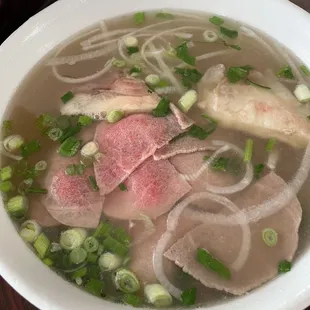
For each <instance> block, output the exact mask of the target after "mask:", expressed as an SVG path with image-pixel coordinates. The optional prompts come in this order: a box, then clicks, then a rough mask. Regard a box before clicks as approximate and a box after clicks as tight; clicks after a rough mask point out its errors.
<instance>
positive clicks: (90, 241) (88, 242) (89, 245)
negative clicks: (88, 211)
mask: <svg viewBox="0 0 310 310" xmlns="http://www.w3.org/2000/svg"><path fill="white" fill-rule="evenodd" d="M83 247H84V249H85V250H86V251H87V252H89V253H93V252H96V251H97V250H98V248H99V242H98V240H97V239H96V238H95V237H88V238H86V239H85V241H84V243H83Z"/></svg>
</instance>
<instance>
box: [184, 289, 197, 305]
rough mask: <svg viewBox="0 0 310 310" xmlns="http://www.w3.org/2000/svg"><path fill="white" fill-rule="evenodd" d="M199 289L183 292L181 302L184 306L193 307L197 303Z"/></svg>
mask: <svg viewBox="0 0 310 310" xmlns="http://www.w3.org/2000/svg"><path fill="white" fill-rule="evenodd" d="M196 295H197V289H196V288H195V287H194V288H189V289H187V290H185V291H183V293H182V295H181V300H182V303H183V305H184V306H192V305H194V304H195V302H196Z"/></svg>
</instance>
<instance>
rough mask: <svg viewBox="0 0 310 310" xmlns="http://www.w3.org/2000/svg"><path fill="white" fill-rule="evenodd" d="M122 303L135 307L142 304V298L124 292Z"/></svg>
mask: <svg viewBox="0 0 310 310" xmlns="http://www.w3.org/2000/svg"><path fill="white" fill-rule="evenodd" d="M122 303H123V304H125V305H129V306H133V307H140V306H141V305H142V300H141V298H140V297H139V296H136V295H133V294H124V295H123V297H122Z"/></svg>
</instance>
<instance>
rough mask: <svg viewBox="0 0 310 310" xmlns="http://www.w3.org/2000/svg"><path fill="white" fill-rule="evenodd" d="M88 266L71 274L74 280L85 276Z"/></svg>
mask: <svg viewBox="0 0 310 310" xmlns="http://www.w3.org/2000/svg"><path fill="white" fill-rule="evenodd" d="M87 271H88V270H87V267H83V268H80V269H78V270H76V271H74V273H73V274H72V275H71V278H72V280H75V279H77V278H83V277H85V276H86V275H87Z"/></svg>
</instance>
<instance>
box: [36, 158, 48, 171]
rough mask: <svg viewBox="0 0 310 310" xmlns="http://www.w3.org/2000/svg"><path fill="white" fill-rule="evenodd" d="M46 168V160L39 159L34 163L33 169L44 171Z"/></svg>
mask: <svg viewBox="0 0 310 310" xmlns="http://www.w3.org/2000/svg"><path fill="white" fill-rule="evenodd" d="M46 168H47V162H46V161H45V160H40V161H38V162H37V163H36V164H35V165H34V169H35V170H37V171H44V170H46Z"/></svg>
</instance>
